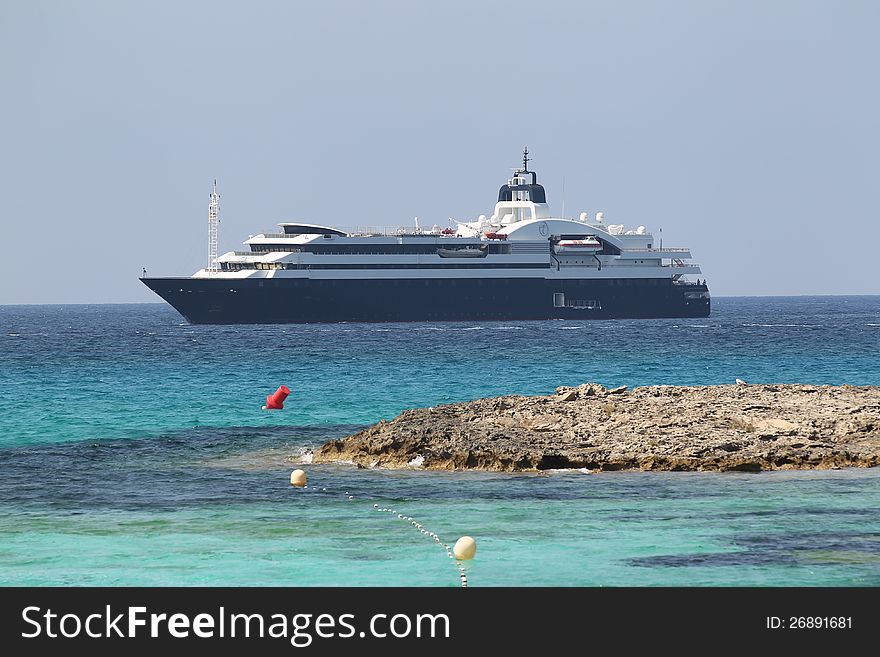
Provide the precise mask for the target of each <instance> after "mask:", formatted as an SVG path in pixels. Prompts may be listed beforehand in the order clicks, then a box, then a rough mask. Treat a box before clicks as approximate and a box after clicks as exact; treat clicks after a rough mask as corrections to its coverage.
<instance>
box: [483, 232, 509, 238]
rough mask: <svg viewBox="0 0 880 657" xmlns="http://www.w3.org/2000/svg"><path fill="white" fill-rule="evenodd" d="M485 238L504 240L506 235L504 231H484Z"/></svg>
mask: <svg viewBox="0 0 880 657" xmlns="http://www.w3.org/2000/svg"><path fill="white" fill-rule="evenodd" d="M486 239H487V240H506V239H507V235H506V234H504V233H486Z"/></svg>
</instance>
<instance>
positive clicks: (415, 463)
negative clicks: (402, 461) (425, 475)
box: [407, 454, 425, 468]
mask: <svg viewBox="0 0 880 657" xmlns="http://www.w3.org/2000/svg"><path fill="white" fill-rule="evenodd" d="M424 463H425V457H424V456H422V455H421V454H419V455H418V456H417V457H415V458H414V459H413V460H412V461H410V462H409V463H407V465H408V466H409V467H411V468H421V467H422V466H423V465H424Z"/></svg>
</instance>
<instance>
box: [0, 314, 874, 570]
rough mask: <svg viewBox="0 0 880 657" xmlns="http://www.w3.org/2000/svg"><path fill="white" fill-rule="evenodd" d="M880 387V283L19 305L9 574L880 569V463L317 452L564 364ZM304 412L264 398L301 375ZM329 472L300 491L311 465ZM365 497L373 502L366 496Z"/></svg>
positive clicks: (523, 387)
mask: <svg viewBox="0 0 880 657" xmlns="http://www.w3.org/2000/svg"><path fill="white" fill-rule="evenodd" d="M735 378H741V379H745V380H747V381H749V382H753V383H769V382H801V383H816V384H825V383H828V384H841V383H851V384H859V385H865V384H870V385H880V297H784V298H718V299H714V300H713V312H712V316H711V317H709V318H706V319H686V320H685V319H674V320H633V321H628V320H624V321H593V322H576V321H560V320H556V321H532V322H485V323H432V324H312V325H302V326H299V325H285V326H192V325H189V324H187V323H186V322H185V321H184V320H183V319H182V318H181V317H180V316H179V315H178V314H177V313H176V312H175V311H174V310H173V309H171V308H170V307H168V306H166V305H163V304H141V305H94V306H88V305H85V306H0V584H5V585H12V584H16V585H52V584H54V585H103V584H108V585H116V584H118V585H123V584H132V585H137V584H144V585H175V584H178V585H191V584H212V585H224V584H228V585H318V584H325V585H374V584H375V585H430V586H456V585H458V573H457V570H456V569H455V567H454V564H453V563H452V562H451V561H450V560H449V559H447V557H446V554H445V552H444V551H443V550H442V549H441V548H438V547H437V546H436V545H435V544H434V543H433V542H432V541H430V540H427V539H426V538H425V536H423V535H421V534H420V533H419V532H417V531H415V530H413V528H412V527H411V526H410V525H409V524H408V523H407V522H402V521H400V520H399V519H398V518H397V516H396V515H395V514H388V513H377V512H376V510H375V509H374V507H373V504H374V503H375V504H379V505H380V506H382V507H385V506H390V507H392V508H394V509H395V511H398V512H400V513H401V514H403V515H407V516H412V517H415V518H417V519H418V520H419V521H420V522H421V523H423V524H424V526H425V527H426V528H427V529H428V530H430V531H434V532H437V533H439V534H440V536H441V537H442V539H443V541H445V542H449V543H451V542H454V541H455V539H456V538H457V537H459V536H461V535H471V536H473V537H475V538H476V540H477V543H478V553H477V558H476V559H475V560H474V561H473V562H471V563H470V564H469V566H468V576H469V579H470V584H471V586H492V585H526V586H528V585H603V586H619V585H871V586H877V585H880V469H877V468H875V469H869V470H862V469H852V470H836V471H821V472H819V471H809V472H771V473H760V474H743V473H603V474H600V475H585V474H582V473H580V472H577V471H561V472H550V473H541V474H519V475H509V474H505V475H499V474H488V473H436V472H425V471H420V470H418V469H412V470H406V471H385V470H368V469H358V468H355V467H353V466H349V465H345V464H339V465H323V466H318V465H312V464H309V463H305V464H301V465H297V464H298V463H300V459H301V458H302V456H303V454H305V453H307V451H308V450H309V449H311V448H314V447H316V446H319V445H320V444H322V443H323V442H324V441H325V440H327V439H329V438H335V437H340V436H344V435H346V434H348V433H351V432H353V431H354V430H356V429H358V428H360V427H362V426H364V425H366V424H370V423H373V422H376V421H378V420H380V419H382V418H391V417H393V416H394V415H395V414H397V413H398V412H400V411H402V410H404V409H406V408H410V407H414V406H431V405H436V404H441V403H444V402H451V401H459V400H467V399H473V398H476V397H482V396H487V395H498V394H510V393H517V394H549V393H552V392H553V390H554V388H556V387H557V386H559V385H578V384H580V383H584V382H588V381H596V382H599V383H602V384H604V385H606V386H617V385H622V384H626V385H629V386H639V385H649V384H717V383H733V381H734V379H735ZM282 383H283V384H286V385H288V386H289V387H290V388H291V390H292V393H291V396H290V397H289V398H288V401H287V402H286V405H285V406H286V407H285V410H283V411H279V412H265V411H262V410H261V405H262V404H263V403H265V397H266V395H267V394H269V393H271V392H273V391H274V390H275V388H277V387H278V386H279V385H280V384H282ZM296 467H301V468H303V469H305V470H306V471H307V472H308V474H309V478H310V482H309V483H310V487H309V488H307V489H306V490H298V489H293V488H291V487H290V486H289V483H288V477H289V474H290V471H291V470H292V469H293V468H296ZM349 496H351V497H352V498H354V499H351V500H350V499H348V498H349Z"/></svg>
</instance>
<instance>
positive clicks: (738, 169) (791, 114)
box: [0, 0, 880, 304]
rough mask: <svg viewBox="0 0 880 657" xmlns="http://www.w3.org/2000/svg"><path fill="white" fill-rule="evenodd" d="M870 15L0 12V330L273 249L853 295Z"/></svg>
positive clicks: (587, 6) (877, 158)
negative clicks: (507, 245)
mask: <svg viewBox="0 0 880 657" xmlns="http://www.w3.org/2000/svg"><path fill="white" fill-rule="evenodd" d="M878 24H880V3H875V2H868V1H865V2H855V1H852V0H849V1H834V2H832V1H830V0H828V1H825V2H812V1H809V0H797V1H784V0H772V1H766V0H765V1H762V2H757V1H752V0H735V1H718V0H693V1H685V0H668V1H666V2H639V1H635V0H623V1H620V0H618V1H613V0H608V1H602V2H592V1H587V2H573V1H569V2H554V1H552V0H542V1H541V2H520V1H519V0H505V1H504V2H489V1H486V2H476V1H474V0H471V1H469V2H468V1H465V2H460V1H458V0H443V1H442V2H422V1H417V0H408V1H394V2H392V1H384V0H373V1H371V2H354V1H342V0H321V1H320V2H318V1H315V2H297V1H289V2H269V1H263V0H256V1H249V2H246V3H245V2H223V1H217V0H214V1H211V2H198V1H192V2H168V1H165V0H155V1H151V2H148V3H147V2H122V1H116V0H105V1H101V2H94V1H82V0H81V1H78V2H62V1H61V0H56V1H53V2H47V1H46V0H28V1H25V0H16V1H12V0H0V89H2V96H0V99H2V102H0V250H2V251H0V304H10V303H101V302H141V301H157V300H158V298H157V297H155V296H154V295H153V294H152V293H151V292H150V291H149V290H147V289H146V288H145V287H144V286H143V285H142V284H141V283H140V282H139V281H138V276H139V275H140V273H141V269H142V268H143V267H146V268H147V269H148V271H149V274H150V275H151V276H153V275H189V274H191V273H193V272H194V271H196V270H197V269H199V268H200V267H202V266H204V264H205V253H206V226H207V203H208V195H209V193H210V191H211V183H212V181H213V179H215V178H216V179H217V180H218V185H219V191H220V194H221V226H220V247H221V252H223V251H227V250H234V249H243V248H244V247H242V246H241V242H242V241H243V240H245V239H247V238H248V236H249V235H252V234H257V233H260V232H264V231H271V230H273V226H274V225H275V224H276V223H278V222H280V221H291V220H300V221H307V222H312V223H319V224H329V225H335V226H358V225H360V226H364V225H370V226H377V225H381V226H384V225H387V226H400V225H412V221H413V217H415V216H418V217H419V218H420V221H421V223H422V225H431V224H434V223H437V224H439V225H441V226H445V225H447V223H448V221H447V220H448V217H456V218H459V219H465V218H471V219H472V218H475V217H476V216H477V215H479V214H481V213H484V214H491V210H492V208H493V206H494V203H495V201H496V197H497V190H498V187H499V186H500V185H501V184H503V183H504V182H505V181H506V179H507V178H508V177H509V176H510V173H511V168H512V167H515V166H516V165H517V163H518V162H519V161H520V160H521V152H522V148H523V146H525V145H528V147H529V150H530V151H531V154H532V157H533V158H534V159H533V162H532V164H533V168H534V169H535V170H537V172H538V178H539V181H540V182H542V183H543V184H544V185H545V187H546V188H547V197H548V201H549V202H550V204H551V210H552V211H553V213H554V214H555V215H558V214H560V213H561V212H562V204H563V187H564V191H565V193H564V199H565V201H564V202H565V213H566V215H569V216H577V214H578V213H579V212H581V211H588V212H591V213H593V212H596V211H602V212H604V213H605V220H606V222H607V223H623V224H626V225H627V226H631V227H635V226H638V225H646V226H647V227H648V229H649V230H652V231H653V232H654V233H655V235H656V234H658V229H659V228H662V229H663V238H664V246H687V247H690V248H691V250H692V252H693V255H694V260H695V261H696V262H697V263H698V264H700V265H701V266H702V268H703V274H704V275H705V277H706V278H707V279H708V282H709V287H710V290H711V291H712V293H713V294H714V295H716V296H724V295H771V294H772V295H775V294H780V295H788V294H878V293H880V266H878V257H877V255H876V254H877V252H878V245H880V227H878V216H877V215H878V212H877V203H878V194H877V190H878V181H880V127H878V117H880V102H878V101H880V85H878V83H877V64H878V61H880V39H877V38H876V37H877V26H878Z"/></svg>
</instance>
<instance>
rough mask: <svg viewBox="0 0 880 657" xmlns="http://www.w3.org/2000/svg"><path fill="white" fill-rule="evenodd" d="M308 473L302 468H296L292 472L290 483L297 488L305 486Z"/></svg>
mask: <svg viewBox="0 0 880 657" xmlns="http://www.w3.org/2000/svg"><path fill="white" fill-rule="evenodd" d="M306 481H307V479H306V473H305V472H303V471H302V470H294V471H293V472H291V473H290V485H291V486H296V487H297V488H304V487H305V485H306Z"/></svg>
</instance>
